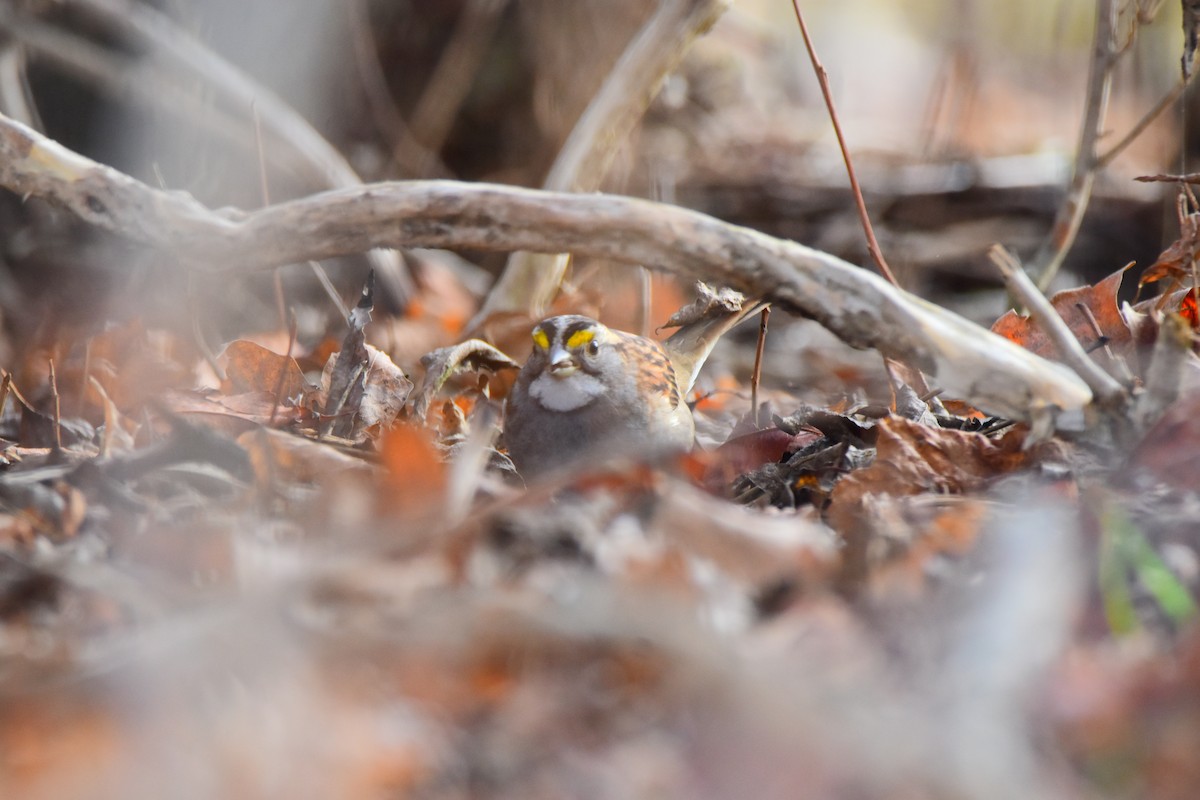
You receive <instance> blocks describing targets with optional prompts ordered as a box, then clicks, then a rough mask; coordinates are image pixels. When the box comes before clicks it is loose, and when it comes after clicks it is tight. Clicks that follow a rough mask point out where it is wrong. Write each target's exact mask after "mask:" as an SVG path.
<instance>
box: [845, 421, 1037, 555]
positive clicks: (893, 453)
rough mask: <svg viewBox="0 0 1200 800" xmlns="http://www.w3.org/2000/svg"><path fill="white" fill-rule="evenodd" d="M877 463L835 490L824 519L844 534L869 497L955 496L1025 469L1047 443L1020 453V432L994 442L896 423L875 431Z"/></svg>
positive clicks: (1022, 438) (883, 424)
mask: <svg viewBox="0 0 1200 800" xmlns="http://www.w3.org/2000/svg"><path fill="white" fill-rule="evenodd" d="M876 430H877V432H878V439H877V441H876V448H877V449H876V454H875V460H874V462H872V464H871V465H870V466H869V467H866V468H865V469H861V470H857V471H855V472H852V473H850V474H849V475H847V476H846V477H844V478H842V480H840V481H839V482H838V484H837V486H836V487H835V488H834V490H833V497H832V500H831V503H830V507H829V512H828V518H829V521H830V524H832V525H833V527H834V528H835V529H836V530H838V531H842V532H845V531H847V530H850V529H852V528H853V526H854V521H855V519H856V518H857V516H858V514H859V513H860V511H861V510H862V504H863V502H864V500H866V499H867V498H868V497H871V496H873V495H890V496H893V497H903V496H907V495H913V494H919V493H923V492H933V493H936V494H957V493H962V492H968V491H973V490H976V489H979V488H981V487H983V486H984V485H986V484H987V483H988V482H989V481H991V480H993V479H995V478H997V477H999V476H1001V475H1005V474H1008V473H1010V472H1013V471H1015V470H1018V469H1023V468H1025V467H1028V466H1029V465H1031V464H1032V463H1034V462H1035V461H1036V460H1037V459H1038V458H1040V457H1041V456H1042V455H1043V452H1044V451H1043V449H1042V448H1043V447H1053V446H1054V445H1053V444H1052V443H1045V444H1044V445H1043V446H1041V447H1035V448H1032V449H1030V450H1025V449H1022V447H1023V445H1024V441H1025V433H1024V431H1023V430H1021V429H1017V430H1014V431H1012V432H1010V433H1009V434H1008V435H1006V436H1004V437H1002V438H1000V439H998V440H996V439H991V438H989V437H987V436H984V435H982V434H979V433H965V432H963V431H955V430H948V429H944V428H932V427H929V426H926V425H920V424H918V423H915V422H910V421H908V420H906V419H903V418H900V417H888V418H886V419H884V420H882V421H881V422H880V424H879V425H878V426H877V429H876Z"/></svg>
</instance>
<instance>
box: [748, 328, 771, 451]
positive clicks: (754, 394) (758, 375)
mask: <svg viewBox="0 0 1200 800" xmlns="http://www.w3.org/2000/svg"><path fill="white" fill-rule="evenodd" d="M770 318H771V307H770V306H763V310H762V316H761V317H760V318H759V322H758V344H757V345H755V347H754V372H753V373H752V374H751V375H750V408H752V409H754V427H755V428H758V427H760V425H761V422H760V421H759V418H758V382H759V381H760V380H761V379H762V362H763V349H764V348H765V347H766V344H767V320H769V319H770Z"/></svg>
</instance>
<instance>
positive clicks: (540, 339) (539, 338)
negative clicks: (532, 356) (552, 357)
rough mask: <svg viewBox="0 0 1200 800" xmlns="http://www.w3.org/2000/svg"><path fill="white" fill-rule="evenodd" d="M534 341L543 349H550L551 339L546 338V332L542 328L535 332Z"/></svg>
mask: <svg viewBox="0 0 1200 800" xmlns="http://www.w3.org/2000/svg"><path fill="white" fill-rule="evenodd" d="M533 343H534V344H536V345H537V346H538V347H540V348H542V349H543V350H549V349H550V340H549V339H547V338H546V332H545V331H544V330H542V329H541V328H538V329H537V330H535V331H534V332H533Z"/></svg>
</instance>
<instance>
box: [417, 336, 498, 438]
mask: <svg viewBox="0 0 1200 800" xmlns="http://www.w3.org/2000/svg"><path fill="white" fill-rule="evenodd" d="M421 365H422V366H424V367H425V376H424V377H423V378H422V379H421V388H420V389H418V390H417V395H416V398H415V399H414V400H413V418H414V419H419V420H423V419H425V416H426V415H427V414H428V413H429V406H430V403H432V402H433V398H434V396H435V395H436V394H437V393H438V392H440V391H441V390H442V387H443V386H444V385H445V384H446V381H448V380H450V378H451V377H453V376H454V375H458V374H460V373H463V372H486V373H495V372H499V371H500V370H504V369H519V368H520V366H521V365H520V364H518V363H517V362H515V361H513V360H512V359H511V358H509V357H508V356H506V355H505V354H504V353H502V352H500V351H499V350H497V349H496V348H495V347H492V346H491V345H490V344H488V343H487V342H485V341H483V340H482V339H468V340H467V341H465V342H462V343H461V344H456V345H454V346H452V347H442V348H439V349H437V350H434V351H433V352H432V353H427V354H425V355H424V356H421Z"/></svg>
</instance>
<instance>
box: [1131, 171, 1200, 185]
mask: <svg viewBox="0 0 1200 800" xmlns="http://www.w3.org/2000/svg"><path fill="white" fill-rule="evenodd" d="M1134 180H1135V181H1139V182H1140V183H1190V184H1196V183H1200V172H1187V173H1184V174H1183V175H1165V174H1158V175H1139V176H1138V177H1136V178H1134Z"/></svg>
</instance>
